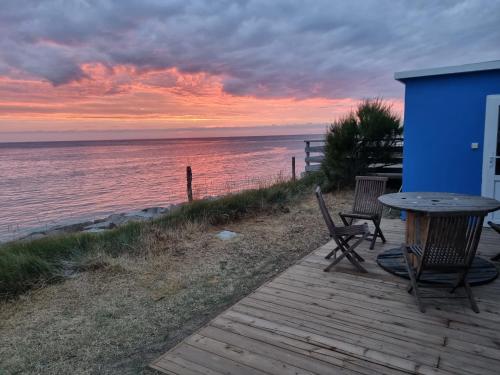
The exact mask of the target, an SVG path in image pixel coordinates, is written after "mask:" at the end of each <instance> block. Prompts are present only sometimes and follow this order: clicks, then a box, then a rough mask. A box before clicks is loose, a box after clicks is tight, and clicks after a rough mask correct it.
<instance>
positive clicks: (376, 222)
mask: <svg viewBox="0 0 500 375" xmlns="http://www.w3.org/2000/svg"><path fill="white" fill-rule="evenodd" d="M372 221H373V225H375V230H374V232H373V237H372V241H371V244H370V250H373V248H374V247H375V242H376V241H377V237H380V239H381V240H382V242H383V243H386V240H385V236H384V234H383V233H382V229H380V220H378V219H373V220H372Z"/></svg>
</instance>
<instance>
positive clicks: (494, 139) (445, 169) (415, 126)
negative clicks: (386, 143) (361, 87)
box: [395, 61, 500, 221]
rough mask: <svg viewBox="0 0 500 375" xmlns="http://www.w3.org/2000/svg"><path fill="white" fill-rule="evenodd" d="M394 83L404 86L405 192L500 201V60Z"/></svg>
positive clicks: (405, 76)
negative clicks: (438, 193) (427, 192)
mask: <svg viewBox="0 0 500 375" xmlns="http://www.w3.org/2000/svg"><path fill="white" fill-rule="evenodd" d="M395 79H397V80H398V81H400V82H402V83H404V84H405V109H404V140H405V144H404V151H403V191H438V192H443V191H446V192H455V193H465V194H474V195H483V196H487V197H494V198H496V199H500V157H499V156H500V131H499V126H500V121H499V108H500V61H490V62H485V63H478V64H468V65H462V66H453V67H445V68H435V69H424V70H415V71H406V72H399V73H396V74H395ZM492 219H494V220H495V221H500V213H497V214H496V217H494V218H492Z"/></svg>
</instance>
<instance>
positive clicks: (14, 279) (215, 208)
mask: <svg viewBox="0 0 500 375" xmlns="http://www.w3.org/2000/svg"><path fill="white" fill-rule="evenodd" d="M317 180H318V176H317V175H309V176H307V177H305V178H302V179H300V180H298V181H295V182H291V181H290V182H280V183H277V184H274V185H272V186H269V187H266V188H260V189H254V190H248V191H244V192H241V193H237V194H232V195H228V196H225V197H222V198H219V199H215V200H199V201H194V202H192V203H189V204H185V205H182V206H181V207H180V208H179V209H177V210H174V211H173V212H171V213H169V214H167V215H165V216H164V217H162V218H159V219H157V220H155V221H151V222H143V223H129V224H126V225H124V226H121V227H118V228H116V229H113V230H110V231H106V232H104V233H99V234H91V233H75V234H66V235H59V236H49V237H45V238H42V239H37V240H33V241H14V242H10V243H7V244H4V245H2V246H1V247H0V298H9V297H13V296H16V295H18V294H21V293H23V292H25V291H27V290H29V289H31V288H35V287H39V286H42V285H44V284H46V283H51V282H56V281H58V280H61V279H63V278H64V277H65V274H66V273H67V271H68V265H71V267H72V268H73V269H74V268H75V266H76V268H78V265H79V264H80V263H82V262H84V260H85V256H86V255H88V254H89V253H92V252H93V251H99V252H101V253H106V254H108V255H111V256H119V255H120V254H123V253H127V252H134V251H136V249H137V248H140V246H138V245H139V244H140V242H141V240H142V237H143V236H142V234H143V233H144V232H147V231H148V229H149V228H150V227H151V226H152V225H154V226H160V227H164V228H166V227H175V226H179V225H183V224H186V223H188V222H206V223H209V224H222V223H225V222H229V221H232V220H236V219H238V218H240V217H243V216H245V215H248V214H251V213H257V212H259V211H262V210H265V209H269V208H271V207H273V206H276V205H279V204H283V203H285V202H287V201H289V200H291V199H294V198H296V197H298V196H300V195H301V194H303V193H304V192H306V191H309V190H310V188H311V186H312V185H313V184H314V183H315V182H316V181H317Z"/></svg>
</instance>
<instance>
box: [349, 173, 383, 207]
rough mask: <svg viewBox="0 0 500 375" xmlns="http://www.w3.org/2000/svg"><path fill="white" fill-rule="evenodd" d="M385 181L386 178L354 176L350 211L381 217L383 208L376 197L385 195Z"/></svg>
mask: <svg viewBox="0 0 500 375" xmlns="http://www.w3.org/2000/svg"><path fill="white" fill-rule="evenodd" d="M387 180H388V178H387V177H377V176H356V188H355V190H354V204H353V207H352V211H353V212H354V213H357V214H367V215H378V216H382V210H383V208H384V207H383V206H382V203H380V201H379V200H378V197H380V196H381V195H383V194H385V188H386V186H387Z"/></svg>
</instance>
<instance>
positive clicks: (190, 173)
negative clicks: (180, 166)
mask: <svg viewBox="0 0 500 375" xmlns="http://www.w3.org/2000/svg"><path fill="white" fill-rule="evenodd" d="M186 180H187V195H188V202H192V201H193V187H192V182H193V171H191V166H189V165H188V166H187V168H186Z"/></svg>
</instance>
